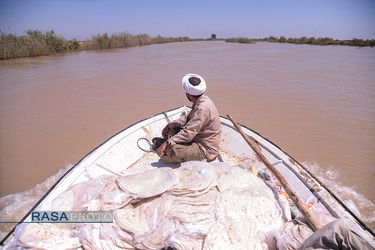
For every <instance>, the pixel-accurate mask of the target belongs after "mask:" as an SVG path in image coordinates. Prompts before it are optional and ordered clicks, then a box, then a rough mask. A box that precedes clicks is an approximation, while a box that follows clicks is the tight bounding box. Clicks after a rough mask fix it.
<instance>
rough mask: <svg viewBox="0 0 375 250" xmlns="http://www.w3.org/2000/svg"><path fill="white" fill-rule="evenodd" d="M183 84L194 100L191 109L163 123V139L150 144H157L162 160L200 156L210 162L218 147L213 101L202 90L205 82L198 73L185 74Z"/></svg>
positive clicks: (218, 119)
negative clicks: (167, 122) (185, 113)
mask: <svg viewBox="0 0 375 250" xmlns="http://www.w3.org/2000/svg"><path fill="white" fill-rule="evenodd" d="M182 87H183V89H184V90H185V92H186V97H187V98H188V99H189V101H191V102H192V103H193V107H192V110H191V111H190V112H189V114H188V115H185V116H182V117H181V118H179V119H177V120H175V121H172V122H170V123H169V124H167V126H165V128H164V129H163V131H162V135H163V136H164V138H166V141H164V142H163V141H160V140H158V138H156V139H153V143H154V144H155V145H156V146H159V148H158V150H157V153H158V155H159V156H160V157H161V160H162V161H163V162H165V163H181V162H185V161H192V160H198V161H201V160H203V159H207V161H213V160H215V158H216V157H217V156H218V155H219V150H220V139H221V124H220V118H219V113H218V111H217V109H216V106H215V104H214V103H213V102H212V101H211V99H210V98H209V97H208V96H207V95H206V94H205V93H204V92H205V91H206V82H205V80H204V79H203V78H202V77H201V76H200V75H197V74H187V75H185V76H184V77H183V78H182ZM158 141H159V142H158ZM158 144H159V145H158ZM160 144H161V145H160Z"/></svg>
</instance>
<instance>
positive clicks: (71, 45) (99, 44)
mask: <svg viewBox="0 0 375 250" xmlns="http://www.w3.org/2000/svg"><path fill="white" fill-rule="evenodd" d="M0 33H1V34H0V60H4V59H12V58H21V57H35V56H46V55H52V54H60V53H66V52H70V51H81V50H95V49H115V48H125V47H134V46H142V45H149V44H161V43H171V42H189V41H205V40H209V41H212V40H215V41H220V40H222V41H226V42H234V43H255V42H273V43H293V44H310V45H322V46H325V45H344V46H356V47H374V46H375V40H363V39H357V38H353V39H352V40H337V39H336V40H334V39H332V38H327V37H325V38H315V37H310V38H307V37H301V38H288V39H287V38H286V37H284V36H281V37H280V38H277V37H273V36H270V37H268V38H261V39H251V38H244V37H240V38H227V39H216V34H212V35H211V38H209V39H202V38H198V39H191V38H189V37H187V36H185V37H177V38H175V37H162V36H160V35H159V36H157V37H151V36H149V35H147V34H138V35H132V34H130V33H128V32H121V33H113V34H112V35H108V33H104V34H97V35H95V36H93V37H92V39H91V40H86V41H78V40H77V39H73V40H66V39H65V38H64V37H62V36H59V35H57V34H56V33H55V31H54V30H50V31H45V32H43V31H39V30H28V31H26V32H25V35H22V36H16V35H13V34H5V33H3V32H1V31H0Z"/></svg>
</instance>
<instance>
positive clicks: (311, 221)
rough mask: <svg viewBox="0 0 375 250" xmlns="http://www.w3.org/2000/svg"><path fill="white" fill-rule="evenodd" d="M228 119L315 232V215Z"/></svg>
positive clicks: (254, 145)
mask: <svg viewBox="0 0 375 250" xmlns="http://www.w3.org/2000/svg"><path fill="white" fill-rule="evenodd" d="M227 116H228V118H229V120H230V121H231V122H232V123H233V125H234V126H235V127H236V129H237V130H238V132H239V133H240V134H241V135H242V137H243V138H244V139H245V141H246V142H247V143H248V144H249V145H250V147H251V148H252V149H253V150H254V152H255V153H256V155H257V156H258V158H259V159H261V160H262V162H263V163H264V165H266V167H267V168H268V169H269V170H270V171H271V172H272V173H273V174H274V175H275V177H276V178H277V179H278V180H279V182H280V183H281V185H282V186H283V188H284V190H285V191H286V193H287V194H288V195H289V197H290V198H291V199H292V201H293V202H294V204H296V207H297V208H298V210H299V211H300V212H301V213H302V215H303V216H304V217H305V219H306V220H307V223H308V224H309V225H310V227H311V228H312V230H313V231H314V232H315V231H317V230H318V229H319V228H321V227H322V226H321V225H320V223H319V222H318V221H317V220H316V219H315V217H314V216H313V215H312V213H311V212H310V211H309V210H308V209H307V208H306V206H305V204H303V202H302V201H301V200H300V199H299V198H298V196H297V194H296V193H295V192H294V191H293V189H292V188H291V187H290V185H289V184H288V182H287V181H286V180H285V178H284V176H282V175H281V174H280V173H279V171H278V170H277V169H276V168H275V167H274V166H273V165H272V164H271V163H270V162H269V161H268V160H267V158H266V157H265V156H264V155H263V154H262V152H261V151H260V150H259V145H258V143H257V142H256V140H255V139H254V138H252V137H251V139H252V140H250V138H249V137H248V136H247V135H246V134H245V133H244V132H243V130H242V129H241V127H240V126H239V125H238V124H237V122H236V121H235V120H234V119H233V118H232V117H231V116H230V115H227Z"/></svg>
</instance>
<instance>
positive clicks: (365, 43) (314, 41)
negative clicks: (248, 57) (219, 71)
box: [225, 36, 375, 47]
mask: <svg viewBox="0 0 375 250" xmlns="http://www.w3.org/2000/svg"><path fill="white" fill-rule="evenodd" d="M225 41H226V42H232V43H255V42H271V43H292V44H310V45H320V46H326V45H341V46H355V47H374V46H375V40H374V39H372V40H368V39H367V40H363V39H357V38H353V39H352V40H338V39H336V40H335V39H332V38H329V37H324V38H323V37H319V38H315V37H310V38H307V37H305V36H304V37H301V38H292V37H290V38H288V39H287V38H286V37H284V36H281V37H280V38H277V37H274V36H270V37H266V38H260V39H251V38H246V37H239V38H228V39H226V40H225Z"/></svg>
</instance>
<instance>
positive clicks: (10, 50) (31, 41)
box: [0, 30, 80, 59]
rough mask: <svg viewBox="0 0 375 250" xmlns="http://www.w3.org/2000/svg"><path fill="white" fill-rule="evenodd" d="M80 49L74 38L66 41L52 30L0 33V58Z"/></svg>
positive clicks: (41, 54)
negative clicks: (18, 34)
mask: <svg viewBox="0 0 375 250" xmlns="http://www.w3.org/2000/svg"><path fill="white" fill-rule="evenodd" d="M73 49H74V50H78V49H80V44H79V42H78V41H77V40H76V39H75V40H72V41H67V40H65V38H63V37H61V36H58V35H56V34H55V31H54V30H51V31H46V32H42V31H39V30H28V31H26V32H25V35H22V36H16V35H13V34H4V33H3V32H1V34H0V59H10V58H17V57H33V56H43V55H50V54H55V53H63V52H67V51H69V50H73Z"/></svg>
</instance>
